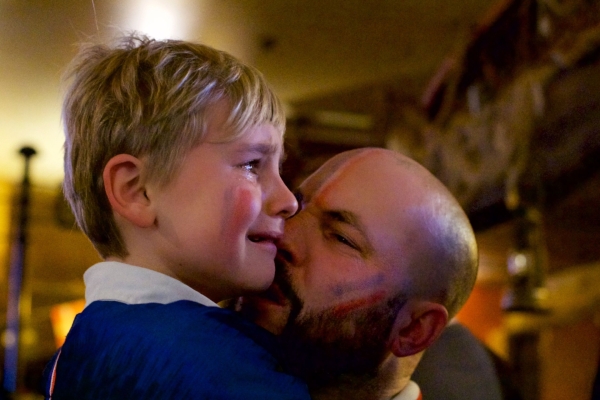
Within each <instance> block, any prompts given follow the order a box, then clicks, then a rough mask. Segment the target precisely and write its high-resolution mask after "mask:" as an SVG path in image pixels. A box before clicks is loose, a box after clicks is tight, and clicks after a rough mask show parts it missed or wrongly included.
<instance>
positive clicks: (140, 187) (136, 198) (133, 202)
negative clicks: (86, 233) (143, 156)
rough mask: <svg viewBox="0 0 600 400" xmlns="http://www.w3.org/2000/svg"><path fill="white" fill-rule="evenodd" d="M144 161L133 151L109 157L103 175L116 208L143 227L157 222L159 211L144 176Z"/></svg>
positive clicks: (106, 187)
mask: <svg viewBox="0 0 600 400" xmlns="http://www.w3.org/2000/svg"><path fill="white" fill-rule="evenodd" d="M143 168H144V164H143V163H142V161H141V160H140V159H138V158H136V157H134V156H132V155H130V154H118V155H116V156H114V157H113V158H111V159H110V160H108V162H107V163H106V166H105V167H104V172H103V174H102V178H103V179H104V190H105V192H106V196H107V197H108V201H109V202H110V205H111V207H112V209H113V210H114V212H116V213H117V214H119V215H120V216H121V217H123V218H125V219H126V220H128V221H129V222H131V223H133V224H134V225H137V226H139V227H141V228H147V227H149V226H151V225H152V224H153V223H154V219H155V215H154V212H153V209H152V207H150V200H149V199H148V197H147V196H146V188H145V186H144V180H143V179H142V172H143Z"/></svg>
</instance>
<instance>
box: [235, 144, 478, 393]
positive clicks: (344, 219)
mask: <svg viewBox="0 0 600 400" xmlns="http://www.w3.org/2000/svg"><path fill="white" fill-rule="evenodd" d="M298 198H299V203H300V207H301V209H300V211H299V212H298V213H297V214H296V215H295V216H294V217H292V218H290V219H289V220H288V221H287V222H286V226H285V234H284V238H283V240H282V241H281V243H280V246H279V252H278V256H277V259H276V261H277V267H278V268H277V272H276V277H275V281H274V283H273V285H272V286H271V287H270V289H269V290H268V291H267V292H266V293H264V294H262V295H260V296H255V297H246V298H244V299H242V302H241V310H242V313H243V314H244V315H246V316H247V317H248V318H251V319H252V320H254V321H255V322H257V323H258V324H259V325H261V326H263V327H264V328H266V329H268V330H269V331H271V332H272V333H274V334H276V335H279V338H280V341H281V344H282V347H283V351H284V352H285V359H286V365H285V367H286V368H288V369H289V370H291V371H292V372H293V373H295V374H297V375H299V376H301V377H302V378H304V379H305V380H306V381H307V383H308V385H309V388H310V390H311V395H312V396H313V398H314V399H362V400H364V399H386V400H387V399H396V400H400V399H403V400H404V399H406V400H415V399H419V398H421V395H420V391H419V388H418V386H417V385H416V384H415V383H414V382H412V381H411V380H410V376H411V374H412V372H413V371H414V369H415V366H416V365H417V363H418V362H419V359H420V357H421V355H422V352H423V351H424V350H425V349H426V348H427V347H429V346H430V345H431V344H432V343H433V342H434V341H435V339H436V338H437V337H438V336H439V335H440V333H441V332H442V330H443V329H444V327H445V326H446V324H447V322H448V321H449V318H451V317H452V316H454V315H455V314H456V313H457V311H458V310H459V309H460V307H461V306H462V305H463V304H464V302H465V301H466V299H467V297H468V296H469V294H470V292H471V290H472V288H473V285H474V282H475V277H476V274H477V248H476V243H475V237H474V234H473V230H472V228H471V225H470V224H469V221H468V219H467V217H466V215H465V214H464V212H463V210H462V209H461V207H460V206H459V204H458V203H457V202H456V200H455V199H454V197H453V196H452V195H451V194H450V193H449V192H448V190H447V189H446V188H445V187H444V186H443V185H442V184H441V183H440V182H439V181H438V180H437V179H436V178H435V177H434V176H433V175H431V174H430V173H429V172H428V171H427V170H426V169H425V168H424V167H422V166H421V165H419V164H418V163H416V162H414V161H413V160H411V159H409V158H407V157H405V156H402V155H400V154H398V153H395V152H392V151H389V150H384V149H372V148H369V149H359V150H352V151H349V152H345V153H341V154H340V155H337V156H335V157H333V158H332V159H331V160H329V161H328V162H326V163H325V164H324V165H323V166H322V167H321V168H320V169H318V170H317V171H316V172H315V173H314V174H313V175H311V176H310V177H309V178H308V179H306V181H305V182H304V183H303V184H302V185H301V186H300V187H299V189H298Z"/></svg>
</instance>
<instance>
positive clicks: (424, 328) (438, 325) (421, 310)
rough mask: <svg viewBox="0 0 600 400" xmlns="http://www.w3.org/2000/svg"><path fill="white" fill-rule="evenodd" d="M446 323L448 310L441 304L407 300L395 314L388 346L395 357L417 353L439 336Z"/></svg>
mask: <svg viewBox="0 0 600 400" xmlns="http://www.w3.org/2000/svg"><path fill="white" fill-rule="evenodd" d="M447 323H448V311H447V310H446V307H444V306H443V305H441V304H438V303H434V302H431V301H425V300H409V301H408V302H407V303H406V304H405V305H404V307H402V308H401V309H400V311H399V312H398V315H396V319H395V320H394V325H393V327H392V331H391V333H390V337H389V342H388V347H389V349H390V350H391V351H392V353H394V355H395V356H396V357H407V356H410V355H413V354H416V353H419V352H421V351H423V350H425V349H426V348H427V347H429V346H430V345H431V344H432V343H433V342H434V341H435V340H436V339H437V338H438V336H440V334H441V333H442V331H443V330H444V328H445V327H446V325H447Z"/></svg>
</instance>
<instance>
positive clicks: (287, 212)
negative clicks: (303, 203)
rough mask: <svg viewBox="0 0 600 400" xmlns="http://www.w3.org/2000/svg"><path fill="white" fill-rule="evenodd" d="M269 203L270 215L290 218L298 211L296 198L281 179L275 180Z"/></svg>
mask: <svg viewBox="0 0 600 400" xmlns="http://www.w3.org/2000/svg"><path fill="white" fill-rule="evenodd" d="M269 197H270V198H269V199H268V201H267V203H268V204H267V207H268V208H269V210H268V211H269V214H270V215H276V216H279V217H283V218H288V217H290V216H292V215H294V214H295V213H296V211H297V210H298V201H297V200H296V196H294V194H293V193H292V192H291V191H290V190H289V189H288V187H287V186H286V185H285V183H284V182H283V180H282V179H281V177H278V178H277V179H275V182H274V183H273V188H272V190H271V195H270V196H269Z"/></svg>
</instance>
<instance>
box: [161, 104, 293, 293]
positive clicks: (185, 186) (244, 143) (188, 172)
mask: <svg viewBox="0 0 600 400" xmlns="http://www.w3.org/2000/svg"><path fill="white" fill-rule="evenodd" d="M213 111H215V113H214V114H213V117H212V119H211V120H210V121H209V124H208V132H207V136H206V138H205V140H204V141H203V142H202V143H201V144H200V145H199V146H197V147H196V148H194V149H193V150H191V151H190V153H189V154H188V155H187V156H186V159H185V160H184V162H183V164H182V166H181V169H180V170H179V172H178V174H177V175H176V177H175V178H174V179H173V180H172V181H171V182H170V183H169V184H168V185H167V186H165V187H156V186H155V187H154V191H153V192H154V193H151V194H150V195H151V196H152V197H150V199H151V201H153V202H154V205H155V207H156V222H155V224H156V230H155V232H154V235H155V239H156V240H153V241H152V243H154V245H155V248H154V249H151V251H152V252H156V253H155V254H156V256H158V257H159V262H160V268H161V269H163V270H162V271H161V272H164V273H167V274H169V275H171V276H173V277H175V278H177V279H179V280H181V281H182V282H184V283H186V284H188V285H189V286H191V287H193V288H194V289H196V290H198V291H200V292H201V293H203V294H204V295H206V296H208V297H209V298H211V299H212V300H213V301H221V300H224V299H226V298H229V297H232V296H236V295H240V294H241V293H246V292H249V291H259V290H264V289H266V288H267V287H268V286H269V285H270V283H271V281H272V280H273V276H274V273H275V266H274V258H275V254H276V252H277V248H276V245H275V242H276V241H278V240H279V238H280V237H281V235H282V234H283V224H284V219H285V218H287V217H288V216H290V215H292V214H294V213H295V212H296V209H297V206H298V205H297V202H296V199H295V197H294V195H293V194H292V193H291V192H290V191H289V190H288V189H287V187H286V186H285V184H284V183H283V181H282V180H281V177H280V175H279V167H280V161H281V157H282V151H283V150H282V147H283V143H282V137H281V135H280V133H279V132H278V131H277V130H276V129H275V128H274V127H273V126H271V125H269V124H263V125H259V126H256V127H254V128H252V129H249V130H248V131H246V132H244V134H243V135H242V136H241V137H239V138H238V139H236V140H234V141H229V142H223V139H224V138H225V137H226V132H225V131H224V129H223V125H224V122H225V120H226V117H227V111H228V109H227V108H226V107H225V106H224V105H222V104H221V105H218V106H217V107H215V108H214V109H213Z"/></svg>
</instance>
